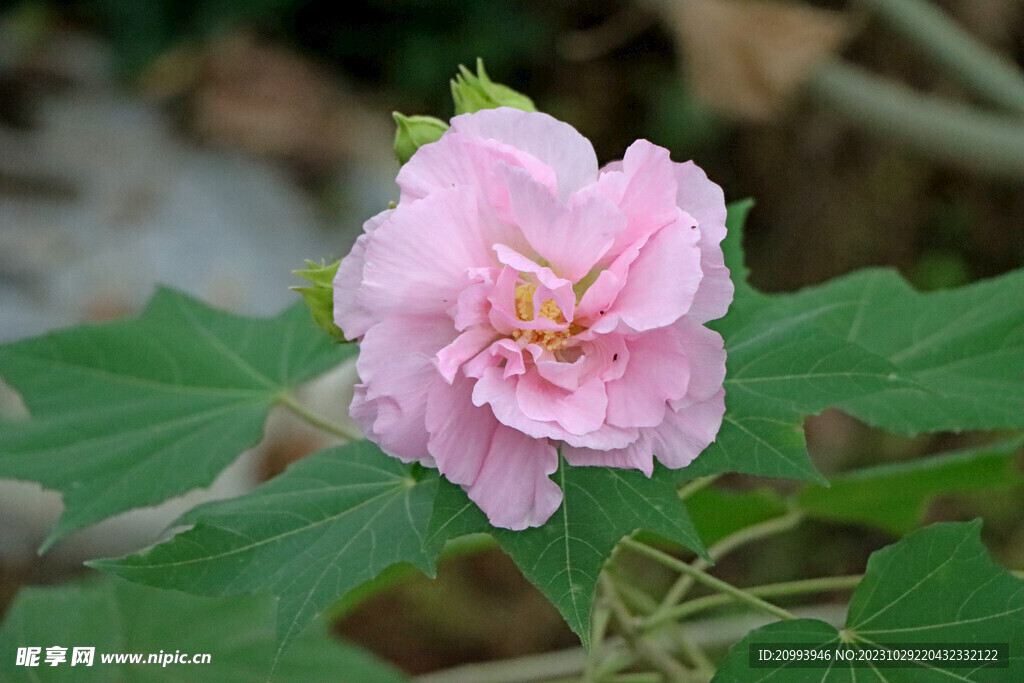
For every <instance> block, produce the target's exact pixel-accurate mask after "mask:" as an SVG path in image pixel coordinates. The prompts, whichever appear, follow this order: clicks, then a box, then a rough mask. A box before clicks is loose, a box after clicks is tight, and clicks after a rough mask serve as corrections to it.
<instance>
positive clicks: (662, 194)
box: [596, 140, 679, 254]
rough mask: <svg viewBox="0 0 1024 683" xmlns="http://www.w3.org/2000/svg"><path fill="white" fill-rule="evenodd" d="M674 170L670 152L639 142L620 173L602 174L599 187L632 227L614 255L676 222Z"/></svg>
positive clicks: (629, 154)
mask: <svg viewBox="0 0 1024 683" xmlns="http://www.w3.org/2000/svg"><path fill="white" fill-rule="evenodd" d="M675 166H677V164H674V163H673V162H672V160H671V159H670V158H669V152H668V150H667V149H665V148H664V147H658V146H657V145H654V144H652V143H650V142H648V141H647V140H637V141H636V142H634V143H633V144H632V145H630V146H629V149H627V150H626V155H625V157H624V158H623V160H622V165H621V172H620V173H607V172H605V173H602V175H601V178H600V180H599V181H598V183H597V185H596V187H598V188H600V191H601V192H602V194H604V195H605V196H608V197H609V199H611V200H612V201H613V202H614V204H615V205H616V206H618V207H619V210H621V211H622V212H623V213H624V214H625V216H626V218H627V220H628V224H629V227H628V229H626V230H625V231H623V232H622V233H621V234H620V235H619V236H618V237H617V238H616V240H615V245H614V246H613V247H612V250H611V253H613V254H618V253H619V252H620V251H621V250H622V249H623V248H625V247H626V246H627V245H629V244H632V243H633V242H635V241H636V240H638V239H640V238H641V237H644V236H646V235H650V234H651V233H654V232H657V231H658V230H660V229H661V228H663V227H665V226H666V225H669V224H670V223H672V222H673V221H674V220H676V218H677V216H678V213H679V207H678V205H677V204H676V194H677V185H676V175H675ZM606 168H607V167H606Z"/></svg>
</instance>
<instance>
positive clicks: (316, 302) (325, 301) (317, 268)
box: [291, 260, 350, 343]
mask: <svg viewBox="0 0 1024 683" xmlns="http://www.w3.org/2000/svg"><path fill="white" fill-rule="evenodd" d="M340 263H341V261H340V260H339V261H335V262H334V263H328V264H319V265H318V264H316V263H315V262H313V261H309V260H307V261H306V268H305V270H293V271H292V273H293V274H295V275H298V276H299V277H301V278H302V279H303V280H306V281H307V282H309V283H311V285H312V286H309V287H291V289H292V290H294V291H296V292H298V293H299V294H301V295H302V298H303V299H305V300H306V305H307V306H309V312H310V313H311V314H312V316H313V322H315V323H316V324H317V327H319V328H320V329H321V330H323V331H324V332H326V333H327V334H329V335H330V336H331V338H332V339H334V340H335V341H337V342H342V343H344V342H348V341H350V340H348V339H346V338H345V333H344V332H342V331H341V328H340V327H338V326H337V325H335V324H334V276H335V275H337V274H338V265H339V264H340Z"/></svg>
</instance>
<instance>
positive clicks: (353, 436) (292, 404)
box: [277, 393, 363, 441]
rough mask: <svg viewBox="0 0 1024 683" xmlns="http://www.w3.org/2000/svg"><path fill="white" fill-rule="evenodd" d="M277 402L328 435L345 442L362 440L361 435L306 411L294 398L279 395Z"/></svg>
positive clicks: (284, 394)
mask: <svg viewBox="0 0 1024 683" xmlns="http://www.w3.org/2000/svg"><path fill="white" fill-rule="evenodd" d="M277 402H278V403H280V404H281V405H283V406H284V407H286V408H288V410H290V411H292V412H293V413H295V414H296V415H297V416H299V417H300V418H302V419H303V420H305V421H306V422H308V423H309V424H311V425H313V426H314V427H317V428H318V429H322V430H324V431H325V432H327V433H328V434H331V435H333V436H336V437H338V438H339V439H344V440H346V441H359V440H360V439H362V438H363V435H362V434H360V433H359V432H355V431H351V430H349V429H346V428H345V427H342V426H341V425H339V424H336V423H334V422H331V421H329V420H326V419H324V418H322V417H320V416H319V415H317V414H316V413H313V412H311V411H310V410H308V409H306V408H305V407H304V406H303V405H302V404H300V403H299V402H298V401H296V400H295V397H294V396H292V395H291V394H288V393H281V394H278V396H277Z"/></svg>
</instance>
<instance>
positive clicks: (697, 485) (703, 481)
mask: <svg viewBox="0 0 1024 683" xmlns="http://www.w3.org/2000/svg"><path fill="white" fill-rule="evenodd" d="M721 476H722V475H721V474H711V475H708V476H706V477H697V478H696V479H693V480H691V481H688V482H686V483H685V484H683V485H682V486H680V487H679V498H680V499H682V500H686V499H687V498H689V497H690V496H692V495H693V494H695V493H697V491H700V490H701V489H703V488H707V487H708V486H710V485H711V484H713V483H715V480H716V479H718V478H719V477H721Z"/></svg>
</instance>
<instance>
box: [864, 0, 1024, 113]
mask: <svg viewBox="0 0 1024 683" xmlns="http://www.w3.org/2000/svg"><path fill="white" fill-rule="evenodd" d="M860 1H861V4H863V5H866V6H867V7H868V8H869V10H870V11H871V12H873V13H874V14H875V15H876V16H877V17H878V18H879V19H881V20H882V21H884V22H885V23H887V24H888V25H889V26H890V27H892V28H893V29H895V30H896V31H899V32H900V33H902V34H903V35H905V36H906V37H907V38H909V39H910V40H911V41H913V42H914V43H915V44H916V45H917V46H918V47H919V48H921V49H922V50H923V51H924V53H925V54H926V55H927V56H928V57H929V58H930V59H931V60H932V61H933V62H935V63H936V64H937V65H939V66H940V67H943V68H945V69H946V70H947V71H948V72H949V74H950V75H951V76H953V77H955V78H957V79H958V80H959V81H960V82H961V83H963V84H964V85H966V86H968V87H970V88H972V89H973V90H974V91H975V92H976V93H977V94H978V95H980V96H981V97H984V98H986V99H988V100H989V101H990V102H992V103H993V104H997V105H999V106H1002V107H1006V108H1007V109H1010V110H1012V111H1016V112H1017V113H1020V114H1024V75H1022V74H1021V72H1020V70H1019V69H1018V68H1016V66H1015V65H1014V64H1013V63H1012V62H1010V61H1009V60H1006V59H1004V58H1003V57H1001V56H1000V55H999V54H997V53H995V52H993V51H992V50H991V49H989V48H988V47H987V46H985V45H984V44H982V43H981V42H979V41H978V40H977V39H975V38H974V37H973V36H971V35H970V34H969V33H967V32H966V31H965V30H963V29H962V28H960V26H959V25H957V23H956V22H954V21H953V20H952V19H951V18H950V17H948V16H947V15H946V14H945V13H944V12H943V11H942V10H940V9H939V8H938V7H937V6H936V5H935V4H934V3H932V2H927V1H926V0H860Z"/></svg>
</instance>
